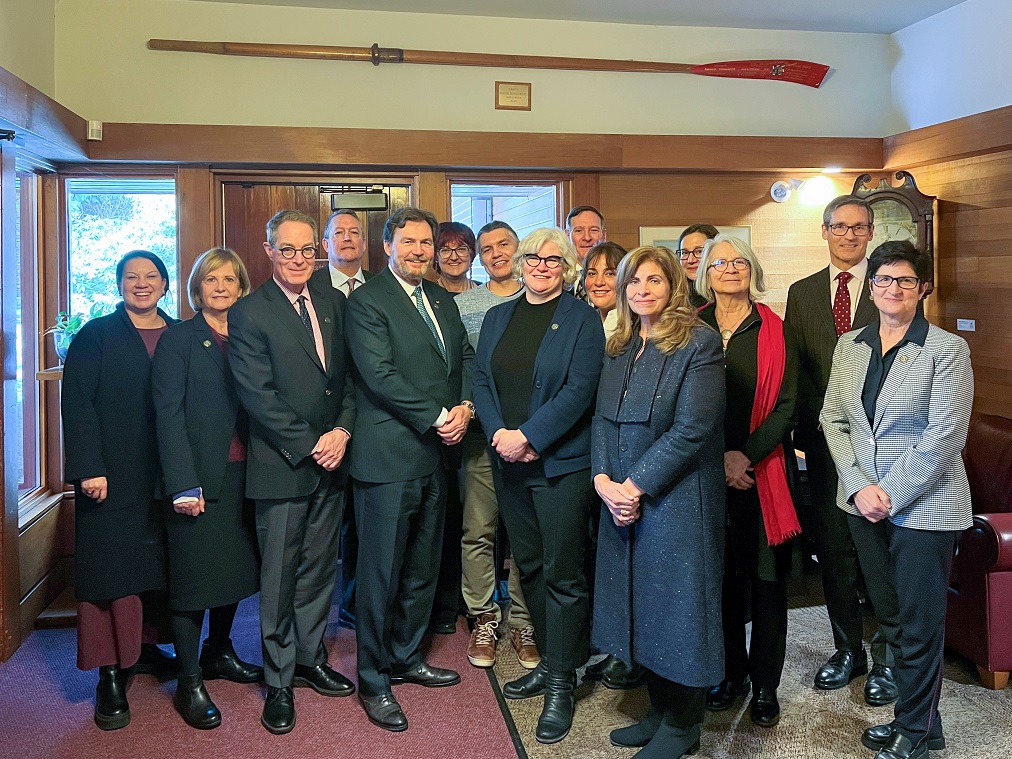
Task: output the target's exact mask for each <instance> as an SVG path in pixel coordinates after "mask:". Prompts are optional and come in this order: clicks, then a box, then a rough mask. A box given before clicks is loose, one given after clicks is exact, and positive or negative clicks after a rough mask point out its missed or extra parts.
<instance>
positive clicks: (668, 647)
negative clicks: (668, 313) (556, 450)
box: [591, 326, 725, 687]
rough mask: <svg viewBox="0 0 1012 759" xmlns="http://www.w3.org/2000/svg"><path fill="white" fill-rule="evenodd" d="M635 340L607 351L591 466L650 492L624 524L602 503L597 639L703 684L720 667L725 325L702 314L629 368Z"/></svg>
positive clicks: (604, 646)
mask: <svg viewBox="0 0 1012 759" xmlns="http://www.w3.org/2000/svg"><path fill="white" fill-rule="evenodd" d="M635 352H636V349H635V346H630V347H629V348H627V350H626V351H625V352H623V353H622V354H620V355H618V356H615V357H614V358H612V357H607V358H605V360H604V370H603V371H602V372H601V387H600V389H599V390H598V394H597V413H596V415H595V416H594V449H593V470H592V471H593V474H595V475H597V474H602V473H603V474H606V475H608V477H609V478H611V479H612V480H614V481H616V482H622V481H624V480H625V479H626V478H627V477H629V478H631V479H632V481H633V482H635V483H636V484H637V485H638V486H639V487H640V488H642V489H643V490H644V491H645V495H644V496H643V497H642V498H641V499H640V505H641V517H640V519H639V520H638V521H637V522H636V523H635V525H634V526H633V527H631V528H630V527H618V526H616V525H615V523H614V521H613V520H612V518H611V514H610V512H609V511H608V509H607V507H605V506H604V505H603V504H602V505H601V527H600V531H599V533H598V549H597V582H596V584H595V596H594V598H595V602H594V624H593V626H592V628H591V629H592V630H593V643H594V645H595V646H597V647H598V648H599V649H601V650H602V651H605V652H607V653H610V654H613V655H615V656H618V657H619V658H621V659H623V660H624V661H627V662H628V661H630V660H635V661H636V662H639V663H640V664H643V665H644V666H646V667H647V668H648V669H650V670H651V671H653V672H656V673H657V674H659V675H661V676H662V677H665V678H667V679H669V680H673V681H676V682H679V683H682V684H683V685H689V686H698V687H706V686H710V685H713V684H714V683H718V682H720V680H721V679H722V678H723V676H724V675H723V672H724V646H723V643H722V641H723V636H722V632H721V617H720V608H721V606H720V604H721V578H722V577H723V573H724V495H725V493H724V491H725V486H724V445H723V442H724V438H723V435H722V434H721V428H722V425H723V420H724V366H723V363H724V361H723V354H722V352H721V346H720V337H719V336H718V335H717V333H716V332H714V331H713V330H711V329H710V328H709V327H704V326H698V327H696V328H695V329H694V330H693V334H692V338H691V340H690V342H689V344H688V345H686V346H685V347H684V348H680V349H679V350H676V351H674V352H673V353H671V354H669V355H665V354H663V353H661V352H660V351H659V350H658V349H657V348H656V347H655V346H653V345H651V344H647V347H646V348H645V349H644V351H643V355H642V357H641V358H640V359H639V361H637V362H636V371H635V373H632V372H631V365H632V363H633V361H634V358H633V357H634V355H635ZM627 376H629V383H628V391H627V392H626V377H627ZM672 651H676V652H677V655H675V656H672Z"/></svg>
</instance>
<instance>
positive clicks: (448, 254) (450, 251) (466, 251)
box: [439, 245, 471, 258]
mask: <svg viewBox="0 0 1012 759" xmlns="http://www.w3.org/2000/svg"><path fill="white" fill-rule="evenodd" d="M470 255H471V249H470V248H469V247H467V246H466V245H465V246H464V247H462V248H440V249H439V256H440V258H453V257H454V256H457V257H458V258H468V257H469V256H470Z"/></svg>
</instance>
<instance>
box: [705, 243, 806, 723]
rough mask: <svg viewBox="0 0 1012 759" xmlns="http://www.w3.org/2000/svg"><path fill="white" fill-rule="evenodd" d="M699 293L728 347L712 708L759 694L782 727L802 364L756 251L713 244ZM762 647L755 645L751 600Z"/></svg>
mask: <svg viewBox="0 0 1012 759" xmlns="http://www.w3.org/2000/svg"><path fill="white" fill-rule="evenodd" d="M696 290H697V291H698V292H699V293H700V295H702V296H704V297H705V298H706V299H707V300H708V301H712V302H711V303H710V304H709V305H707V306H706V307H705V308H703V309H702V310H701V311H700V313H699V315H700V318H701V319H702V320H703V321H705V322H706V323H707V324H709V325H710V326H711V327H713V328H714V329H716V330H717V331H718V332H719V333H720V337H721V341H722V342H723V345H724V367H725V371H726V380H727V411H726V413H725V415H724V450H725V453H724V479H725V481H726V483H727V538H726V540H727V547H728V549H727V553H726V557H727V558H726V562H725V565H724V589H723V624H724V670H725V674H724V680H723V682H721V683H720V684H719V685H717V686H715V687H714V688H713V689H712V690H711V691H710V693H709V695H708V696H707V702H706V703H707V708H709V709H710V710H711V711H724V710H727V709H730V708H731V707H733V706H734V705H735V704H736V703H737V702H738V700H739V699H741V698H743V697H744V696H745V694H746V693H748V691H749V689H750V687H751V689H752V701H751V704H750V707H749V716H750V717H751V719H752V721H753V722H754V723H755V724H757V725H759V726H760V727H773V725H775V724H776V723H777V722H778V721H779V719H780V703H779V702H778V700H777V687H778V686H779V685H780V675H781V673H782V672H783V668H784V657H785V655H786V651H787V575H788V574H789V572H790V563H791V544H790V540H791V538H793V537H794V536H795V535H797V534H799V533H800V532H801V527H800V526H799V524H798V517H797V514H796V513H795V511H794V501H793V499H792V497H791V491H790V488H789V486H788V478H787V475H788V471H789V469H788V468H789V467H790V468H791V470H793V462H792V461H790V460H789V458H788V456H793V454H794V449H793V446H792V445H791V443H790V441H789V433H790V431H791V429H792V428H793V427H794V405H795V399H796V396H797V365H796V361H795V359H794V355H795V353H794V351H792V350H789V349H788V345H787V339H786V336H785V333H784V323H783V320H782V319H781V318H780V317H779V316H777V315H776V314H775V313H773V310H772V309H771V308H769V307H768V306H766V305H764V304H762V303H760V302H758V299H759V297H761V296H762V294H763V293H764V292H765V291H766V284H765V280H764V277H763V270H762V266H761V264H760V263H759V259H758V258H757V257H756V255H755V253H754V252H753V251H752V248H751V247H749V245H748V243H746V242H744V241H742V240H739V239H737V238H734V237H730V236H728V235H717V236H716V237H715V238H714V239H713V240H711V241H710V242H708V243H706V245H705V248H704V252H703V258H702V260H701V261H700V264H699V276H697V277H696ZM749 597H751V599H752V638H751V644H750V646H748V647H747V646H746V641H745V623H746V620H747V609H748V599H749Z"/></svg>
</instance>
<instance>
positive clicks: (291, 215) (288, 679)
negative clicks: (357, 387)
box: [228, 211, 355, 734]
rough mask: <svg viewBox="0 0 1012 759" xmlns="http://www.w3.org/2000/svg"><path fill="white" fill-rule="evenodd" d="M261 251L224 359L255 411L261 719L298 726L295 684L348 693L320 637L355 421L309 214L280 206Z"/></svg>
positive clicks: (249, 480)
mask: <svg viewBox="0 0 1012 759" xmlns="http://www.w3.org/2000/svg"><path fill="white" fill-rule="evenodd" d="M264 250H265V251H266V253H267V257H268V258H269V259H270V260H271V264H272V269H273V276H272V277H271V279H269V280H267V282H265V283H264V284H263V285H262V286H261V287H259V288H258V289H257V290H256V291H254V292H253V293H252V294H251V295H248V296H247V297H245V298H241V299H240V301H239V302H238V303H236V305H235V306H233V307H232V308H231V309H230V310H229V312H228V326H229V343H230V349H229V363H230V365H231V367H232V372H233V374H234V376H235V384H236V390H237V391H238V394H239V400H240V401H241V402H242V405H243V406H244V407H245V408H246V411H247V412H248V414H249V417H250V439H249V456H248V466H247V469H246V495H247V496H248V497H250V498H252V499H253V500H254V501H255V502H256V529H257V539H258V541H259V543H260V553H261V558H262V565H261V570H260V589H261V590H260V633H261V636H262V639H263V654H264V680H265V681H266V683H267V700H266V702H265V704H264V711H263V716H262V717H261V720H260V721H261V723H262V724H263V726H264V727H265V728H266V729H267V730H268V731H270V732H272V733H275V734H281V733H287V732H289V731H291V730H292V728H293V727H294V726H295V700H294V695H293V692H292V686H293V685H294V686H305V687H309V688H312V689H313V690H315V691H316V692H317V693H320V694H322V695H325V696H350V695H351V694H352V693H354V692H355V688H354V686H353V685H352V684H351V682H350V681H349V680H348V679H347V678H346V677H344V676H343V675H341V674H340V673H338V672H335V671H334V670H332V669H331V668H330V667H329V666H328V664H327V651H326V649H325V648H324V646H323V634H324V631H325V629H326V626H327V617H328V616H329V613H330V601H331V596H332V595H333V592H334V583H335V581H336V579H337V542H338V541H337V536H338V529H337V528H338V525H340V523H341V511H342V509H343V508H344V497H343V490H344V479H343V471H339V470H338V467H339V466H340V464H341V462H342V460H343V459H344V453H345V450H346V447H347V445H348V440H349V439H350V438H351V431H352V427H353V425H354V422H355V398H354V390H353V385H352V380H351V374H350V367H349V361H348V359H347V356H346V348H345V343H344V330H345V321H344V319H345V300H344V296H343V295H341V294H340V293H337V292H334V290H333V289H332V288H330V287H326V286H324V287H321V286H319V285H318V283H315V282H310V276H311V275H312V273H313V261H314V260H315V258H316V221H315V220H314V219H313V218H312V217H310V216H307V215H306V214H304V213H302V212H300V211H279V212H278V213H277V214H275V215H274V217H273V218H271V220H270V221H269V222H267V242H265V243H264Z"/></svg>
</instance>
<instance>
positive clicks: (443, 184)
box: [415, 171, 450, 219]
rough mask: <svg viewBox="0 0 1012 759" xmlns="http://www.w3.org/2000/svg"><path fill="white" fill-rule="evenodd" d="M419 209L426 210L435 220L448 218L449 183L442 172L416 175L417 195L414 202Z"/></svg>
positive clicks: (427, 172)
mask: <svg viewBox="0 0 1012 759" xmlns="http://www.w3.org/2000/svg"><path fill="white" fill-rule="evenodd" d="M415 202H416V203H417V205H418V207H420V208H425V209H428V210H429V211H432V213H434V214H435V215H436V218H437V219H449V218H450V183H449V182H448V181H447V179H446V173H445V172H442V171H422V172H420V173H419V174H418V195H417V198H416V201H415Z"/></svg>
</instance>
